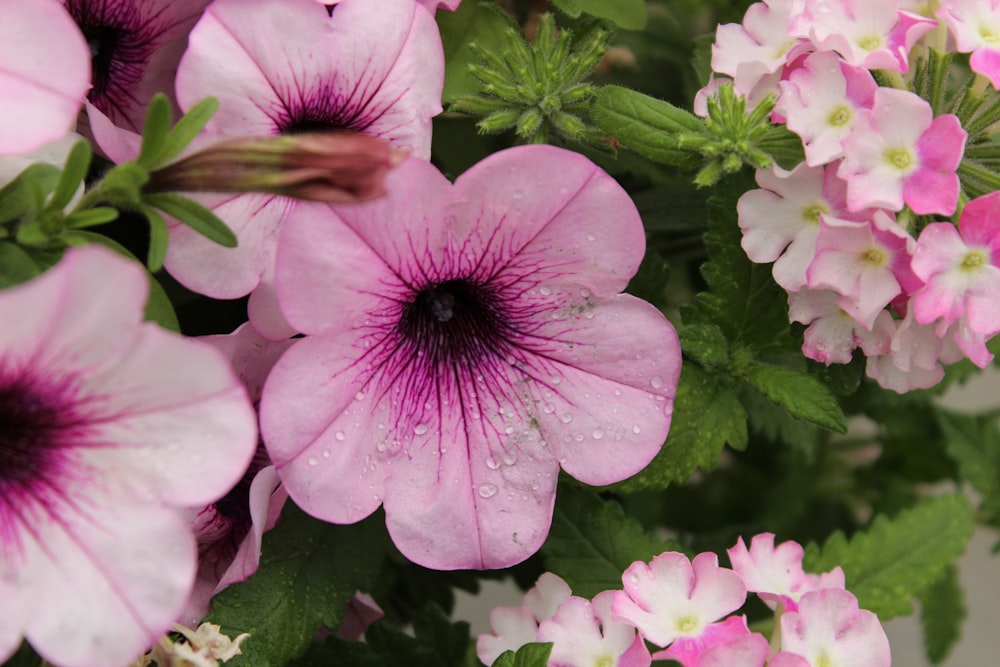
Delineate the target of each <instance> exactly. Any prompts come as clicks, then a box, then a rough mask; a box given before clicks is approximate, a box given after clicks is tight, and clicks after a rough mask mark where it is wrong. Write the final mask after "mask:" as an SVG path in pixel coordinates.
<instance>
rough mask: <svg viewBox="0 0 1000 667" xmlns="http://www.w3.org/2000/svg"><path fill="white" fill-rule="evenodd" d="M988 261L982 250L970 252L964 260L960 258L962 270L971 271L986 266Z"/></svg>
mask: <svg viewBox="0 0 1000 667" xmlns="http://www.w3.org/2000/svg"><path fill="white" fill-rule="evenodd" d="M987 263H988V259H987V257H986V253H984V252H983V251H982V250H970V251H969V252H968V253H967V254H966V255H965V257H964V258H962V265H961V266H962V268H963V269H965V270H967V271H971V270H975V269H978V268H979V267H980V266H982V265H983V264H987Z"/></svg>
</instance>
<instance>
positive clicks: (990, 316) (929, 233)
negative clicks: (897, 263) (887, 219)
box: [913, 192, 1000, 336]
mask: <svg viewBox="0 0 1000 667" xmlns="http://www.w3.org/2000/svg"><path fill="white" fill-rule="evenodd" d="M913 270H914V272H915V273H916V274H917V275H918V276H920V278H921V279H922V280H923V281H924V282H925V283H926V284H925V285H924V287H923V288H922V289H921V290H920V291H918V292H917V293H916V294H914V295H913V310H914V315H915V316H916V319H917V321H918V322H920V323H921V324H930V323H931V322H934V321H936V320H937V321H939V326H938V330H939V332H942V333H943V331H944V329H946V328H947V327H948V326H950V325H951V324H952V323H953V322H956V321H958V320H959V319H961V320H963V323H964V324H965V325H966V326H967V327H968V328H969V329H970V330H971V331H972V332H975V333H977V334H982V335H985V336H992V335H993V334H995V333H997V332H998V331H1000V192H992V193H990V194H988V195H984V196H982V197H977V198H976V199H974V200H972V201H971V202H969V203H968V204H966V206H965V208H963V209H962V215H961V217H960V218H959V220H958V229H956V228H955V225H953V224H951V223H949V222H935V223H932V224H930V225H927V226H926V227H925V228H924V230H923V231H922V232H921V233H920V238H919V239H918V240H917V247H916V250H915V252H914V255H913Z"/></svg>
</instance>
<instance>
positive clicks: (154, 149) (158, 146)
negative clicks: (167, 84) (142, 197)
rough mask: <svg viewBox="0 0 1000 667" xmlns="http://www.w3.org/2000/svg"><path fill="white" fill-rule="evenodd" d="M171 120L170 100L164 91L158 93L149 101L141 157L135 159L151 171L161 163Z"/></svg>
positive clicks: (143, 130) (140, 149)
mask: <svg viewBox="0 0 1000 667" xmlns="http://www.w3.org/2000/svg"><path fill="white" fill-rule="evenodd" d="M171 121H173V113H172V112H171V110H170V101H169V100H168V99H167V96H166V95H164V94H163V93H156V95H153V99H151V100H150V101H149V110H148V111H146V122H145V124H144V125H143V126H142V145H141V146H140V147H139V157H137V158H136V159H135V161H136V162H137V163H138V164H140V165H141V166H143V167H145V168H146V169H149V170H150V171H152V170H153V169H155V168H156V167H157V166H159V164H160V159H159V158H160V155H161V154H162V153H163V148H164V146H165V145H166V142H167V133H168V132H169V131H170V123H171Z"/></svg>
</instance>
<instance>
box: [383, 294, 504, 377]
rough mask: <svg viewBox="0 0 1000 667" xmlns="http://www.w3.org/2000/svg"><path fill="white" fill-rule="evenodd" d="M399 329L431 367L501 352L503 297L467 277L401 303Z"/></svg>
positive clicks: (466, 362) (502, 342) (468, 361)
mask: <svg viewBox="0 0 1000 667" xmlns="http://www.w3.org/2000/svg"><path fill="white" fill-rule="evenodd" d="M398 331H399V333H400V334H401V335H402V338H403V340H405V341H406V342H407V343H409V344H410V345H411V346H412V347H413V348H414V349H415V350H417V351H419V352H421V353H422V356H423V357H424V358H425V360H426V362H427V363H429V364H431V365H432V366H433V367H438V366H440V365H442V364H447V365H454V364H458V365H460V366H467V365H468V364H470V363H474V362H478V361H481V360H483V359H488V358H494V357H497V356H503V354H504V352H505V351H506V349H507V347H508V345H509V344H508V342H507V334H508V333H509V331H508V319H507V318H506V317H505V316H504V308H503V302H502V299H501V298H500V297H499V296H498V295H497V294H496V292H495V291H494V290H493V289H491V288H489V287H485V286H483V285H479V284H477V283H475V282H472V281H469V280H465V279H457V280H448V281H446V282H442V283H435V284H431V285H428V286H426V287H424V288H423V289H422V290H420V291H419V292H417V294H416V296H415V297H414V299H413V300H412V301H411V302H409V303H408V304H406V305H405V306H404V307H403V312H402V316H401V317H400V320H399V326H398Z"/></svg>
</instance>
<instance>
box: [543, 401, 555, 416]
mask: <svg viewBox="0 0 1000 667" xmlns="http://www.w3.org/2000/svg"><path fill="white" fill-rule="evenodd" d="M542 410H544V411H545V414H547V415H551V414H552V413H553V412H555V411H556V406H554V405H552V404H551V403H546V404H545V405H544V406H542Z"/></svg>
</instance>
